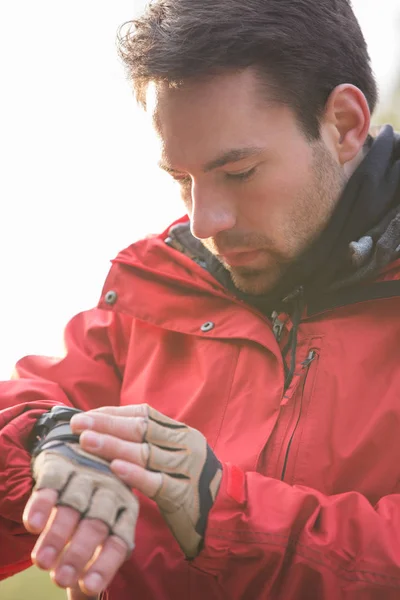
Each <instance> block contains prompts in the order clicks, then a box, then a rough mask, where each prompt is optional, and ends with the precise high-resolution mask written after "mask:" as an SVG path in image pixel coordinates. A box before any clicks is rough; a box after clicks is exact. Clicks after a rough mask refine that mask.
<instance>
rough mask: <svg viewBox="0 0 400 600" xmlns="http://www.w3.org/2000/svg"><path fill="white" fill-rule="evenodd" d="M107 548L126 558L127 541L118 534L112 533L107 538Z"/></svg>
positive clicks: (116, 555) (119, 556)
mask: <svg viewBox="0 0 400 600" xmlns="http://www.w3.org/2000/svg"><path fill="white" fill-rule="evenodd" d="M107 549H109V550H110V552H112V553H113V554H114V556H115V557H116V558H118V559H121V560H124V559H125V557H126V553H127V551H128V546H127V545H126V543H125V542H124V541H123V540H122V539H121V538H119V537H118V536H116V535H110V537H109V538H108V540H107Z"/></svg>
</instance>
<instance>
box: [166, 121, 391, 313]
mask: <svg viewBox="0 0 400 600" xmlns="http://www.w3.org/2000/svg"><path fill="white" fill-rule="evenodd" d="M368 144H369V150H368V152H367V154H366V156H365V158H364V160H363V161H362V163H361V164H360V165H359V167H358V168H357V169H356V170H355V172H354V173H353V175H352V176H351V177H350V179H349V181H348V182H347V185H346V186H345V188H344V190H343V193H342V196H341V198H340V200H339V202H338V204H337V206H336V209H335V211H334V214H333V215H332V217H331V219H330V221H329V223H328V225H327V227H326V228H325V230H324V231H323V232H322V234H321V235H320V236H319V238H318V239H317V240H316V241H315V242H314V243H313V244H311V246H310V247H309V248H308V249H307V250H306V252H305V253H304V254H303V255H302V256H301V257H300V258H299V260H298V261H296V263H294V264H293V265H292V266H291V267H290V269H289V270H288V272H287V273H286V275H285V276H284V278H283V279H282V281H281V282H280V283H279V285H278V286H277V287H276V289H275V290H273V291H272V292H271V293H269V294H268V295H266V296H252V295H248V294H243V293H242V292H240V291H239V290H237V289H236V288H235V286H234V285H233V283H232V280H231V277H230V275H229V272H228V271H227V270H226V269H225V268H224V267H223V266H222V265H221V264H220V263H219V261H218V260H217V259H216V258H215V257H214V256H212V255H211V253H209V252H208V250H206V249H205V248H204V246H203V245H202V243H201V242H200V241H199V240H197V239H196V238H194V237H193V236H192V234H191V232H190V224H189V222H186V223H185V222H183V223H182V222H180V223H178V224H176V225H174V226H173V227H172V228H171V229H170V231H169V237H168V238H167V240H166V242H167V244H169V245H171V246H173V247H174V248H176V249H178V250H180V251H181V252H183V253H184V254H186V255H187V256H189V257H190V258H191V259H192V260H194V261H195V262H197V263H198V264H200V265H201V266H203V267H204V268H205V269H207V270H208V271H209V272H210V273H211V274H212V275H213V276H214V277H215V278H216V279H217V280H218V281H219V282H220V283H222V285H224V287H226V288H227V289H228V290H229V291H231V292H233V293H234V294H235V295H236V296H238V297H239V298H240V299H241V300H244V301H246V302H248V303H249V304H252V305H253V306H255V307H256V308H258V309H259V310H261V311H262V312H263V313H264V314H266V313H270V312H271V311H273V310H276V309H278V310H279V308H281V307H282V304H283V303H284V302H285V299H286V298H287V297H288V296H289V297H290V296H291V295H292V294H293V292H294V291H295V290H297V289H299V288H300V287H301V288H302V289H303V291H304V295H305V297H306V298H307V297H308V298H310V297H311V296H312V295H314V294H320V293H322V292H329V291H334V290H337V289H340V288H343V287H346V286H351V285H352V284H355V283H358V282H361V281H364V280H368V279H372V278H374V277H375V276H376V275H377V274H378V273H379V272H380V271H381V270H382V269H383V268H384V267H385V266H386V265H388V264H389V263H390V262H392V261H393V260H395V259H398V258H399V257H400V135H397V134H395V133H394V131H393V128H392V127H391V126H389V125H387V126H385V127H383V128H382V130H381V131H380V133H379V134H378V136H377V137H376V138H372V137H370V138H369V142H368Z"/></svg>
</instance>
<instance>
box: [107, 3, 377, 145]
mask: <svg viewBox="0 0 400 600" xmlns="http://www.w3.org/2000/svg"><path fill="white" fill-rule="evenodd" d="M118 42H119V52H120V55H121V56H122V58H123V61H124V63H125V65H126V67H127V69H128V74H129V77H130V78H131V79H132V80H133V84H134V89H135V93H136V97H137V99H138V101H139V102H140V103H141V104H142V105H143V106H144V107H145V106H146V102H145V93H146V89H147V87H148V84H149V83H150V82H152V81H154V82H161V81H165V82H168V83H169V84H171V85H179V84H180V83H181V82H184V81H186V80H188V79H193V78H199V77H202V76H206V75H209V74H210V75H212V74H218V73H223V72H227V71H229V70H238V69H243V68H246V67H250V66H252V67H254V68H256V69H257V71H258V72H259V74H260V75H261V76H262V80H263V81H265V83H266V84H267V85H266V90H267V92H268V95H269V98H270V99H272V100H276V101H279V102H282V103H285V104H287V105H289V106H290V107H291V108H292V109H293V110H294V111H295V113H296V115H297V118H298V120H299V123H300V124H301V126H302V127H303V129H304V131H305V133H306V135H307V136H308V137H309V138H310V139H318V138H319V122H320V118H321V116H322V114H323V110H324V107H325V105H326V101H327V99H328V97H329V95H330V93H331V92H332V90H333V89H334V88H335V87H336V86H338V85H340V84H342V83H351V84H353V85H355V86H357V87H358V88H359V89H360V90H361V91H362V92H363V93H364V95H365V96H366V98H367V101H368V104H369V108H370V110H371V113H372V112H373V110H374V108H375V106H376V103H377V97H378V92H377V86H376V82H375V79H374V75H373V73H372V70H371V65H370V58H369V55H368V50H367V45H366V42H365V39H364V36H363V34H362V32H361V29H360V26H359V24H358V21H357V19H356V17H355V15H354V13H353V10H352V7H351V3H350V1H349V0H155V1H153V2H152V3H151V4H150V5H149V6H148V7H147V9H146V11H145V12H144V14H143V15H142V16H141V17H140V18H138V19H136V20H134V21H131V22H130V23H127V24H125V26H122V28H121V29H120V32H119V37H118Z"/></svg>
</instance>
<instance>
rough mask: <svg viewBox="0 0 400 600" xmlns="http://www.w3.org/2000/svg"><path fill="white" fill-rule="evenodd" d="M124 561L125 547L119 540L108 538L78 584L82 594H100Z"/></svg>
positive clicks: (113, 537)
mask: <svg viewBox="0 0 400 600" xmlns="http://www.w3.org/2000/svg"><path fill="white" fill-rule="evenodd" d="M125 560H126V545H125V544H124V542H123V541H122V540H121V539H120V538H118V537H116V536H110V537H109V538H108V539H107V541H106V543H105V544H104V546H103V548H102V550H101V552H100V554H99V556H98V557H97V558H96V559H95V560H94V562H93V564H91V565H90V567H89V569H88V571H87V573H86V574H85V575H84V577H83V578H82V580H81V581H80V582H79V584H80V588H81V590H82V592H84V593H85V594H87V595H89V596H90V595H92V596H93V595H96V594H100V592H102V591H103V590H104V589H105V588H106V587H108V586H109V585H110V583H111V581H112V580H113V579H114V577H115V575H116V573H117V572H118V570H119V568H120V567H121V565H122V564H123V563H124V562H125Z"/></svg>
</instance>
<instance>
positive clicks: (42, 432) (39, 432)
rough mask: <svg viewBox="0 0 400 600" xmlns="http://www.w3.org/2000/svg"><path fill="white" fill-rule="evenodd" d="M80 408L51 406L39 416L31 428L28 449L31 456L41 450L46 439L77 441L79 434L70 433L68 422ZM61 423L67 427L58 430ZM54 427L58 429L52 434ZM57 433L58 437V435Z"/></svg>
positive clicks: (34, 455)
mask: <svg viewBox="0 0 400 600" xmlns="http://www.w3.org/2000/svg"><path fill="white" fill-rule="evenodd" d="M81 412H82V411H81V410H78V409H76V408H69V407H67V406H53V408H52V409H51V410H50V411H48V412H46V413H44V414H43V415H41V416H40V417H39V419H38V420H37V422H36V425H35V426H34V428H33V431H32V435H31V439H30V444H29V450H30V452H31V454H32V456H33V457H36V456H37V455H38V454H39V453H40V452H41V451H42V450H43V446H44V444H45V443H47V441H48V440H50V439H51V440H56V439H60V440H63V441H64V442H67V441H69V442H72V443H78V442H79V436H76V435H74V434H73V433H72V431H71V428H70V426H69V422H70V420H71V419H72V417H73V416H74V415H77V414H79V413H81ZM62 425H66V426H67V428H68V429H62V430H59V429H58V428H59V427H61V426H62ZM54 429H58V432H57V433H56V434H52V433H51V432H53V430H54ZM58 434H59V435H60V437H58Z"/></svg>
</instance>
